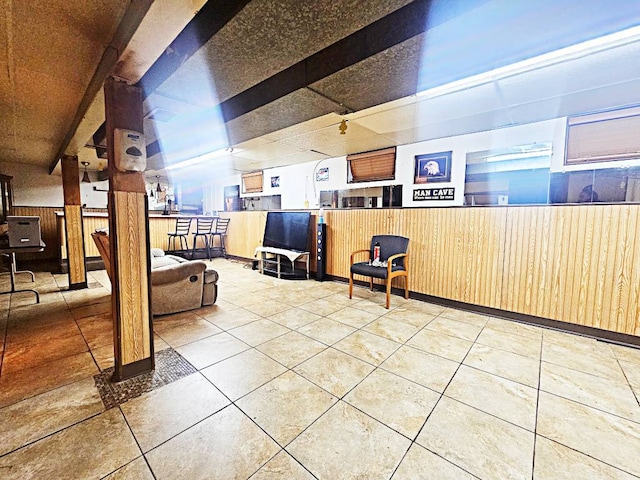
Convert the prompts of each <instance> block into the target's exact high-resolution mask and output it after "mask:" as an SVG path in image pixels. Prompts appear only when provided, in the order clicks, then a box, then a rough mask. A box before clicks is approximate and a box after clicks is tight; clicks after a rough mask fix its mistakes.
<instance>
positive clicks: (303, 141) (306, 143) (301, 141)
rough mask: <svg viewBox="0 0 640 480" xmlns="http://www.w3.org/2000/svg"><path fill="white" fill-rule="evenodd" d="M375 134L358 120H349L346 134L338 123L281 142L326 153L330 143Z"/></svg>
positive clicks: (358, 139)
mask: <svg viewBox="0 0 640 480" xmlns="http://www.w3.org/2000/svg"><path fill="white" fill-rule="evenodd" d="M374 136H376V132H374V131H372V130H369V129H368V128H365V127H363V126H361V125H360V124H359V123H358V122H356V121H348V122H347V130H346V133H345V134H344V135H343V134H341V133H340V130H339V129H338V124H336V125H331V126H329V127H325V128H322V129H320V130H316V131H313V132H309V133H306V134H303V135H297V136H295V137H290V138H287V139H285V140H282V142H281V143H286V144H288V145H297V146H299V147H300V148H303V149H308V150H316V151H318V152H323V153H326V152H325V149H326V148H327V147H328V146H330V145H340V144H345V143H347V142H353V141H360V140H366V139H368V138H371V137H374Z"/></svg>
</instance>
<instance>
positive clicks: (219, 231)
mask: <svg viewBox="0 0 640 480" xmlns="http://www.w3.org/2000/svg"><path fill="white" fill-rule="evenodd" d="M230 221H231V219H230V218H218V219H217V221H216V228H215V230H214V231H213V232H212V233H211V250H218V251H219V252H221V253H222V256H223V257H224V258H227V250H226V249H225V246H224V237H225V236H226V235H227V228H228V227H229V222H230ZM216 237H219V239H220V240H219V243H220V246H218V247H214V246H213V243H214V240H215V238H216Z"/></svg>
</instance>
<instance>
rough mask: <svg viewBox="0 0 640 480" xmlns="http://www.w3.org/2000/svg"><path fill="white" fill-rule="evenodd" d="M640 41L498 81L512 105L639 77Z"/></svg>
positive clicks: (507, 101)
mask: <svg viewBox="0 0 640 480" xmlns="http://www.w3.org/2000/svg"><path fill="white" fill-rule="evenodd" d="M638 58H640V44H638V43H635V44H631V45H626V46H624V47H620V48H616V49H613V50H609V51H607V52H600V53H597V54H593V55H589V56H585V57H581V58H578V59H575V60H571V61H568V62H564V63H560V64H556V65H551V66H548V67H544V68H540V69H538V70H534V71H531V72H526V73H522V74H519V75H516V76H513V77H509V78H505V79H502V80H499V82H498V83H499V86H500V90H501V92H502V94H503V96H504V99H505V102H506V103H507V104H509V105H518V104H521V103H530V102H531V101H534V100H537V99H545V98H552V97H559V96H562V95H567V94H570V93H572V92H580V91H583V90H592V89H594V88H596V87H601V86H606V85H611V84H616V83H621V82H627V81H629V80H634V79H637V78H640V62H638Z"/></svg>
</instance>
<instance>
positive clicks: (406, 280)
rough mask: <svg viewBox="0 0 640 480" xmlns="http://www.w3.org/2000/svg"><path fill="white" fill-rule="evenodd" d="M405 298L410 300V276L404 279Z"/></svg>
mask: <svg viewBox="0 0 640 480" xmlns="http://www.w3.org/2000/svg"><path fill="white" fill-rule="evenodd" d="M404 298H405V299H407V300H408V299H409V275H405V277H404Z"/></svg>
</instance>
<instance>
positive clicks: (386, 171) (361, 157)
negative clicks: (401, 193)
mask: <svg viewBox="0 0 640 480" xmlns="http://www.w3.org/2000/svg"><path fill="white" fill-rule="evenodd" d="M347 162H348V174H347V175H348V178H347V183H356V182H373V181H376V180H394V179H395V175H396V147H391V148H385V149H383V150H375V151H373V152H365V153H355V154H353V155H347Z"/></svg>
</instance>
